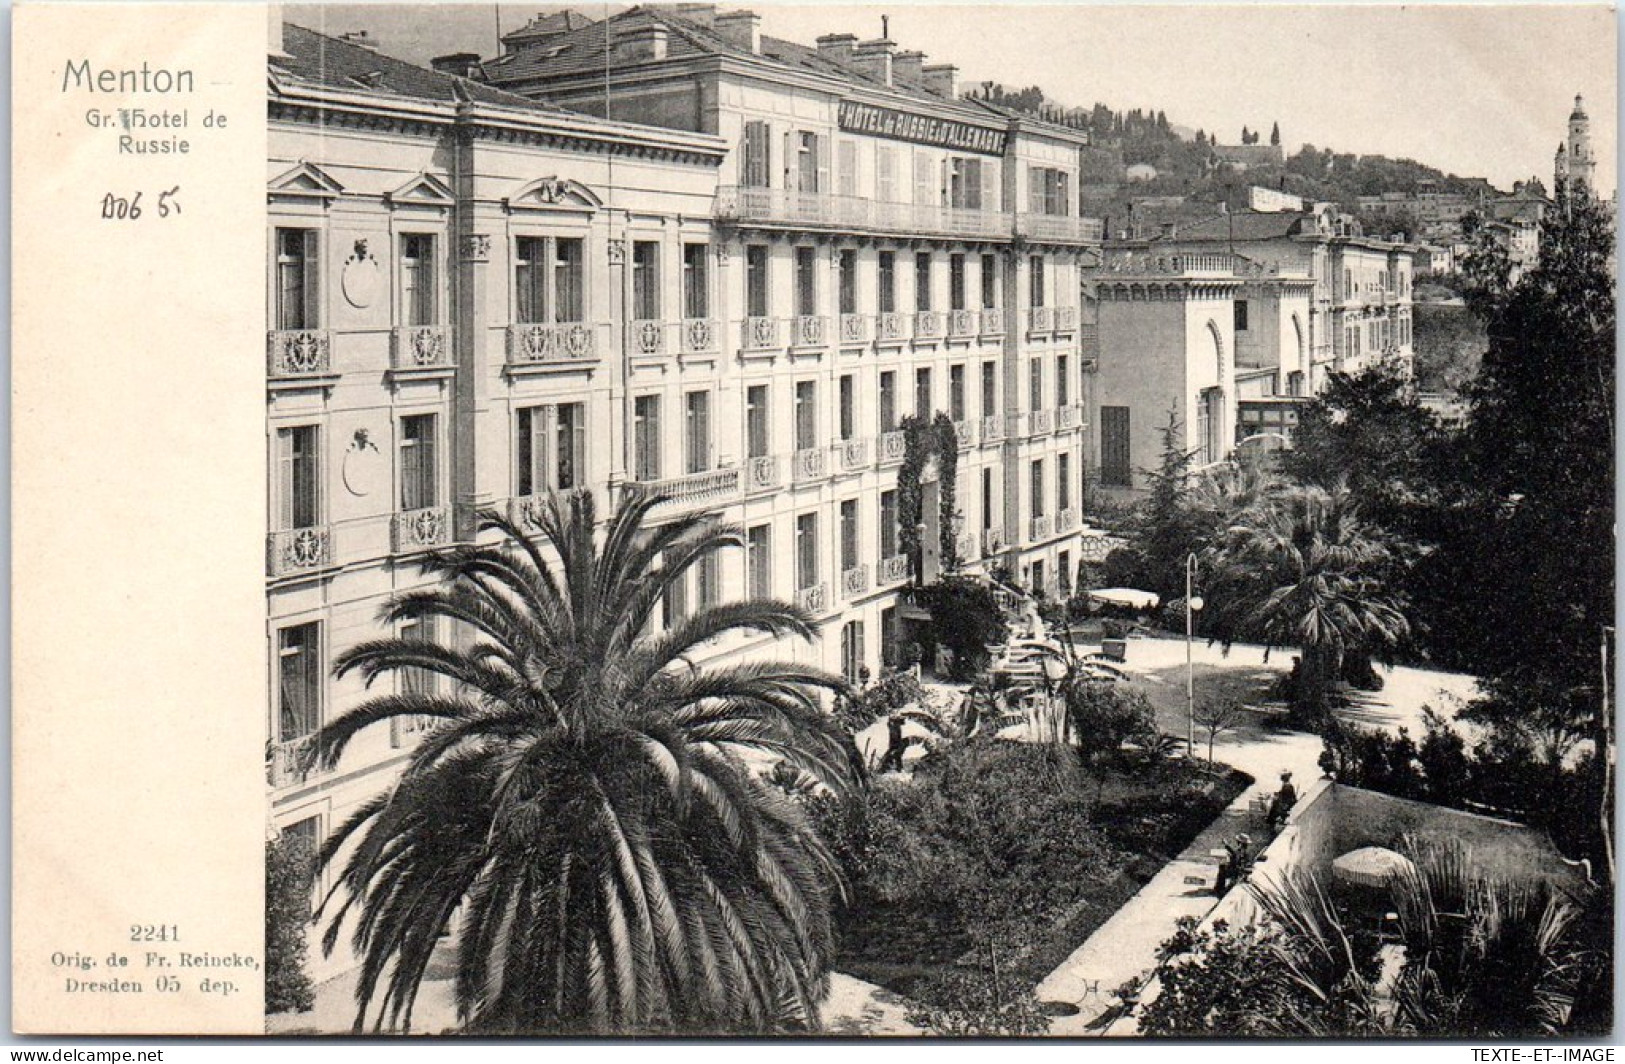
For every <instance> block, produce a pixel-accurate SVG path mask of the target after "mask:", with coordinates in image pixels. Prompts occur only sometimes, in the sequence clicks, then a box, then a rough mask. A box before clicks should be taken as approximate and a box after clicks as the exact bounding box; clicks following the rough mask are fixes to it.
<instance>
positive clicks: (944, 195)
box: [937, 157, 960, 207]
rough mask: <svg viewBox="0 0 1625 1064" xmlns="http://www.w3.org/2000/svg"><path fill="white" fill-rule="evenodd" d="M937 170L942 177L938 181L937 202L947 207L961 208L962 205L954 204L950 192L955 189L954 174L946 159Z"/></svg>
mask: <svg viewBox="0 0 1625 1064" xmlns="http://www.w3.org/2000/svg"><path fill="white" fill-rule="evenodd" d="M937 170H938V172H939V173H940V174H941V175H942V176H941V177H940V178H939V180H938V181H937V202H938V203H940V204H942V205H943V206H945V207H958V206H960V204H957V203H955V202H954V199H953V194H952V192H951V191H950V190H951V189H952V188H953V174H952V173H950V172H949V170H950V168H949V165H948V159H947V158H946V157H944V158H943V160H942V163H941V165H940V166H938V168H937Z"/></svg>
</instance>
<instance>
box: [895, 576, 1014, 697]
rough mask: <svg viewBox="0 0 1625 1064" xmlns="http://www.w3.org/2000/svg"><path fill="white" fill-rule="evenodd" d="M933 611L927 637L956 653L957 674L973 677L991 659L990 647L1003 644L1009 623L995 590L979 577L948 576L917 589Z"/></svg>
mask: <svg viewBox="0 0 1625 1064" xmlns="http://www.w3.org/2000/svg"><path fill="white" fill-rule="evenodd" d="M914 596H915V601H916V602H918V603H919V604H920V605H922V606H924V607H925V608H926V610H927V611H929V612H930V614H931V623H930V626H929V627H928V628H927V629H926V631H925V638H926V639H927V641H928V642H929V643H931V644H933V645H940V646H944V647H947V648H948V649H949V650H950V651H952V652H953V656H954V658H953V669H952V672H953V677H954V679H956V680H969V679H970V678H971V677H973V676H974V675H976V673H977V672H979V671H980V670H981V669H982V668H983V667H984V666H985V665H986V664H987V661H988V651H987V648H988V647H990V646H997V645H998V644H1000V643H1003V642H1004V641H1005V639H1006V638H1008V635H1009V625H1008V624H1006V623H1005V620H1004V613H1003V611H1002V610H1001V609H1000V608H999V602H998V599H997V598H995V597H994V595H993V589H992V588H991V587H989V586H988V585H987V584H986V583H983V582H982V581H979V580H971V579H969V578H967V577H963V576H945V577H943V578H942V579H941V580H939V581H937V582H936V583H935V584H930V585H927V586H926V587H922V588H919V589H917V590H916V591H915V592H914Z"/></svg>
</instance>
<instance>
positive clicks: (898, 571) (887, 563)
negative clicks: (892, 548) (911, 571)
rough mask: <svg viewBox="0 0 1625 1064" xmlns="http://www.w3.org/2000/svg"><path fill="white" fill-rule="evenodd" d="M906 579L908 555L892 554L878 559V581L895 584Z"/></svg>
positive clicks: (883, 583)
mask: <svg viewBox="0 0 1625 1064" xmlns="http://www.w3.org/2000/svg"><path fill="white" fill-rule="evenodd" d="M907 579H908V555H906V554H893V555H892V556H890V557H889V558H882V559H880V583H881V584H882V585H886V584H896V583H899V582H901V581H904V580H907Z"/></svg>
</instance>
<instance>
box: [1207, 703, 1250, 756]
mask: <svg viewBox="0 0 1625 1064" xmlns="http://www.w3.org/2000/svg"><path fill="white" fill-rule="evenodd" d="M1246 719H1247V707H1246V706H1245V705H1243V704H1242V703H1240V702H1237V701H1236V700H1234V699H1230V698H1222V699H1219V700H1218V701H1215V702H1204V703H1202V704H1201V705H1199V706H1197V707H1196V723H1197V724H1200V725H1201V726H1202V730H1203V731H1205V732H1207V763H1208V764H1209V765H1212V764H1213V743H1214V741H1215V740H1217V739H1218V737H1219V735H1220V733H1221V732H1227V731H1229V730H1230V729H1232V728H1234V727H1235V726H1236V725H1238V724H1240V723H1241V722H1242V721H1244V720H1246Z"/></svg>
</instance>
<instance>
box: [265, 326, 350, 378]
mask: <svg viewBox="0 0 1625 1064" xmlns="http://www.w3.org/2000/svg"><path fill="white" fill-rule="evenodd" d="M332 372H333V341H332V334H331V333H329V332H328V331H327V330H326V329H279V330H275V331H273V332H269V333H266V334H265V375H266V376H267V377H271V378H273V379H287V378H290V377H292V378H299V377H320V376H323V375H325V374H330V373H332Z"/></svg>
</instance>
